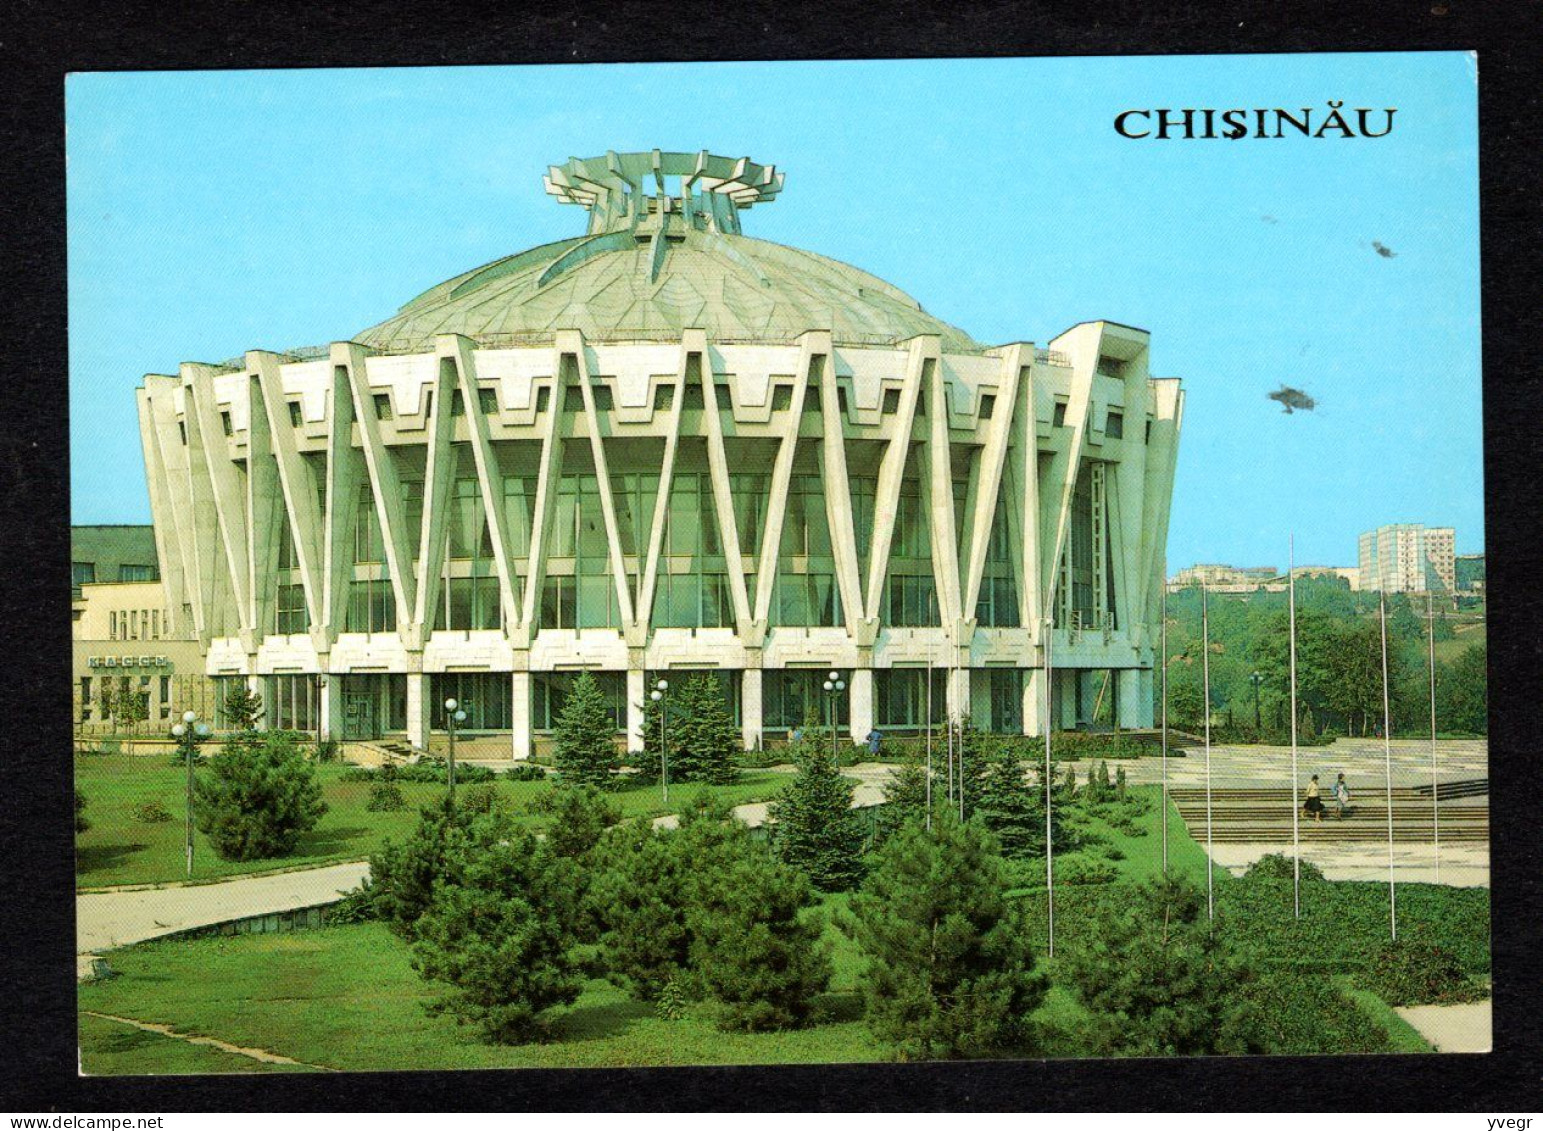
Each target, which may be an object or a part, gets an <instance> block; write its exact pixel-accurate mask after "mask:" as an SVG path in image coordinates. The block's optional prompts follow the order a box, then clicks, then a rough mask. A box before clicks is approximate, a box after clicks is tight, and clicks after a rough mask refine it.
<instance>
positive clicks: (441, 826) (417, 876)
mask: <svg viewBox="0 0 1543 1131" xmlns="http://www.w3.org/2000/svg"><path fill="white" fill-rule="evenodd" d="M388 768H389V767H388ZM387 784H390V783H389V782H388V783H387ZM511 824H512V821H511V818H510V816H509V814H508V813H507V812H505V811H502V810H496V811H491V812H487V813H474V812H472V811H471V810H470V809H468V808H467V807H466V806H464V805H460V806H457V805H455V804H454V803H452V802H451V800H450V798H449V796H448V795H446V794H443V793H442V794H440V795H439V796H438V797H437V798H436V799H435V801H434V803H433V804H431V805H429V806H428V807H426V808H424V809H421V810H420V811H419V814H418V823H417V824H416V825H414V826H413V830H412V832H411V833H409V834H408V836H407V838H406V839H405V840H403V841H402V843H400V844H397V843H396V842H394V841H392V840H389V839H388V840H387V841H386V842H385V843H384V844H382V845H381V848H380V851H379V852H377V853H376V854H375V855H373V856H371V857H370V875H369V878H368V879H367V880H366V881H365V885H364V894H363V896H362V897H361V898H362V901H363V902H366V903H368V904H369V905H370V907H371V909H372V910H373V911H374V913H375V914H376V915H377V916H378V917H379V918H380V919H381V920H383V921H384V922H385V923H386V925H387V926H388V927H390V928H391V930H392V932H393V933H395V934H396V935H398V936H400V937H401V938H403V939H406V940H407V941H408V942H412V941H413V940H414V939H415V938H416V937H417V929H418V920H419V919H421V918H422V917H423V914H424V913H425V912H426V911H427V910H428V908H429V904H430V903H431V902H432V900H433V897H434V886H435V884H437V883H447V884H458V883H460V882H461V875H462V872H463V871H464V869H465V866H466V862H467V860H469V859H470V858H472V857H474V856H476V855H479V854H480V853H481V851H482V850H483V849H485V848H487V847H488V846H490V845H493V844H497V843H498V842H499V841H501V840H504V839H505V838H506V837H507V836H508V834H509V832H510V828H511Z"/></svg>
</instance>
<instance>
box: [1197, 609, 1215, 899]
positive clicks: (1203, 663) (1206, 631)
mask: <svg viewBox="0 0 1543 1131" xmlns="http://www.w3.org/2000/svg"><path fill="white" fill-rule="evenodd" d="M1200 668H1201V672H1202V674H1203V678H1204V681H1205V711H1204V712H1203V713H1204V715H1205V913H1206V918H1207V919H1215V918H1216V889H1215V880H1214V879H1213V877H1212V871H1213V869H1214V867H1215V859H1214V858H1215V845H1214V843H1213V841H1212V837H1211V621H1210V614H1209V612H1208V610H1207V607H1206V587H1205V582H1204V581H1203V580H1202V581H1201V582H1200Z"/></svg>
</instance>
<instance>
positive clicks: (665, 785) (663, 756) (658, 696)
mask: <svg viewBox="0 0 1543 1131" xmlns="http://www.w3.org/2000/svg"><path fill="white" fill-rule="evenodd" d="M669 689H670V681H669V680H667V679H661V680H660V681H659V682H658V683H656V684H654V689H653V691H651V692H649V694H648V697H649V698H650V699H652V700H653V701H654V702H655V703H657V704H659V788H660V790H661V791H662V792H663V793H664V803H665V804H666V805H668V804H669V803H670V748H669V746H668V745H667V743H668V738H669V734H668V729H667V728H668V726H669V715H670V707H669V704H668V703H666V702H665V701H664V693H665V692H666V691H668V690H669Z"/></svg>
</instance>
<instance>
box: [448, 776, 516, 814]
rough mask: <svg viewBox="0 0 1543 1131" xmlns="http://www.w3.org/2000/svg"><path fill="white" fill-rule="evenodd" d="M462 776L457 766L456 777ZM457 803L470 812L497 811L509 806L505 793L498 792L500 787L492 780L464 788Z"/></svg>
mask: <svg viewBox="0 0 1543 1131" xmlns="http://www.w3.org/2000/svg"><path fill="white" fill-rule="evenodd" d="M460 776H461V774H460V767H456V777H457V778H459V777H460ZM456 804H458V805H460V806H461V807H463V808H464V809H465V810H466V811H467V812H468V813H497V812H499V811H501V810H503V809H506V808H507V807H508V802H507V801H506V800H505V798H504V796H503V794H501V793H499V792H498V788H497V787H496V786H495V785H493V783H492V782H485V783H483V784H482V785H474V786H472V787H471V788H469V789H465V790H462V791H461V793H460V796H459V798H458V799H457V802H456Z"/></svg>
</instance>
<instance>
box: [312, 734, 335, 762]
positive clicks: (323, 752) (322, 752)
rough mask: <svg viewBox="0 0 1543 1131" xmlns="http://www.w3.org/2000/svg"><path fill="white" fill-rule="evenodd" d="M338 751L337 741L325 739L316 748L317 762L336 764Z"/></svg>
mask: <svg viewBox="0 0 1543 1131" xmlns="http://www.w3.org/2000/svg"><path fill="white" fill-rule="evenodd" d="M338 751H339V746H338V742H337V739H335V738H327V739H323V740H322V741H321V742H320V743H318V744H317V746H316V760H317V761H318V762H336V761H337V760H338Z"/></svg>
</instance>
